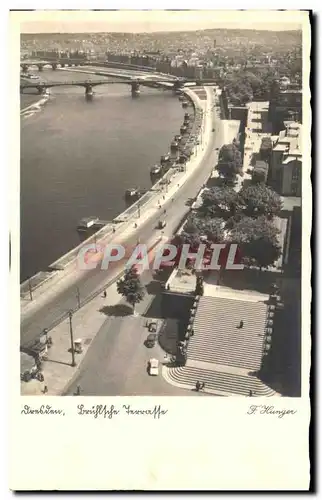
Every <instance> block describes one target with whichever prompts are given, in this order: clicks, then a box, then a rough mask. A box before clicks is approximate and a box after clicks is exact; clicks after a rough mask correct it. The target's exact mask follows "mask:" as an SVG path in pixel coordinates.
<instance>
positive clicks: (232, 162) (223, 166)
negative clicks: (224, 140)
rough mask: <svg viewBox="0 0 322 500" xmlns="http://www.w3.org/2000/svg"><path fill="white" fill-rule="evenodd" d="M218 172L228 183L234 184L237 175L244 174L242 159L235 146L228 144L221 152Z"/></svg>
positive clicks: (217, 167)
mask: <svg viewBox="0 0 322 500" xmlns="http://www.w3.org/2000/svg"><path fill="white" fill-rule="evenodd" d="M216 170H218V173H219V175H220V176H222V177H224V178H225V179H226V181H228V183H231V184H232V183H234V181H235V180H236V176H237V174H241V173H242V157H241V153H240V151H239V150H238V148H237V147H236V146H235V144H226V145H225V146H223V147H222V148H221V150H220V152H219V161H218V165H217V166H216Z"/></svg>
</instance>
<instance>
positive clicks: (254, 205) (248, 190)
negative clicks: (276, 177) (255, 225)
mask: <svg viewBox="0 0 322 500" xmlns="http://www.w3.org/2000/svg"><path fill="white" fill-rule="evenodd" d="M238 205H239V207H240V208H241V211H242V212H244V215H246V216H250V217H258V216H260V215H267V216H268V217H269V218H271V217H273V215H275V214H277V213H279V212H280V210H282V206H283V204H282V201H281V198H280V196H279V195H278V194H277V193H275V191H273V190H272V189H270V188H269V187H267V186H266V185H264V184H258V185H250V186H247V187H245V188H242V189H241V190H240V191H239V193H238Z"/></svg>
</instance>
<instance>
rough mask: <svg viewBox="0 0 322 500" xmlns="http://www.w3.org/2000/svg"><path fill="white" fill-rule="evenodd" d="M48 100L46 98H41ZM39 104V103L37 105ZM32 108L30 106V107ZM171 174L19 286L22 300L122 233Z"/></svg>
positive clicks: (195, 103) (195, 104)
mask: <svg viewBox="0 0 322 500" xmlns="http://www.w3.org/2000/svg"><path fill="white" fill-rule="evenodd" d="M184 94H185V96H186V99H188V100H189V101H190V102H191V104H192V105H193V107H194V114H195V113H196V109H197V108H201V103H200V99H199V97H198V96H197V95H196V94H195V93H194V92H193V90H192V89H187V90H184ZM43 99H46V101H47V100H48V98H43ZM38 104H39V103H38ZM30 107H32V106H30ZM196 154H197V152H195V154H194V155H193V157H192V158H191V160H190V161H195V160H196ZM172 175H173V172H171V169H170V170H169V171H168V172H166V173H165V174H164V176H163V177H162V178H160V180H159V181H158V182H157V183H155V184H154V185H153V186H152V187H151V189H150V190H149V191H148V192H147V193H145V194H144V195H143V196H142V197H141V198H140V199H139V200H137V201H136V202H135V203H134V204H133V205H131V206H130V207H129V208H127V209H126V210H124V211H123V212H122V213H121V214H119V215H118V216H117V217H115V218H114V219H113V220H112V221H111V222H110V223H109V224H107V225H106V226H103V227H102V228H101V229H100V230H99V231H97V232H96V233H95V234H94V235H91V236H90V237H88V238H87V239H86V240H84V241H83V242H81V243H80V244H79V245H78V246H77V247H75V248H73V249H71V250H70V251H69V252H67V253H66V254H64V255H63V256H61V257H60V258H58V259H57V260H56V261H55V262H53V263H52V264H50V265H49V266H48V268H47V269H46V270H43V271H39V272H38V273H37V274H35V275H34V276H32V277H30V278H28V279H27V280H25V281H24V282H23V283H21V284H20V296H21V298H22V299H29V298H31V296H32V293H33V292H34V291H36V290H37V289H38V288H40V287H41V286H43V285H45V284H49V282H50V281H52V280H53V278H55V277H57V276H58V275H59V274H62V273H63V272H64V271H66V270H68V269H70V268H71V267H72V266H73V265H74V266H75V264H76V260H77V256H78V254H79V252H80V251H81V249H82V248H84V246H88V245H95V246H96V245H97V246H99V245H100V241H101V240H103V239H106V238H107V237H111V236H114V235H117V233H119V232H120V233H122V230H123V228H124V226H125V225H126V224H128V223H129V222H131V220H132V219H134V217H136V214H137V212H138V207H140V211H141V213H143V212H144V209H145V206H146V205H147V204H148V203H149V202H150V201H151V200H152V199H153V198H154V197H158V196H160V195H159V194H158V192H159V190H160V187H161V185H162V183H164V182H165V181H166V182H167V181H168V180H170V179H171V176H172Z"/></svg>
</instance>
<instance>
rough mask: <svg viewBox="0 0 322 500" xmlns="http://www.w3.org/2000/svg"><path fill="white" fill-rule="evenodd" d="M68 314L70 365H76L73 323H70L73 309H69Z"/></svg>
mask: <svg viewBox="0 0 322 500" xmlns="http://www.w3.org/2000/svg"><path fill="white" fill-rule="evenodd" d="M68 316H69V333H70V344H71V351H72V366H76V363H75V349H74V337H73V324H72V317H73V311H69V313H68Z"/></svg>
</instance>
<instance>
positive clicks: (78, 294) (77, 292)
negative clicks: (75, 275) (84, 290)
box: [76, 286, 80, 309]
mask: <svg viewBox="0 0 322 500" xmlns="http://www.w3.org/2000/svg"><path fill="white" fill-rule="evenodd" d="M76 297H77V305H78V309H80V291H79V288H78V286H77V287H76Z"/></svg>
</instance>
